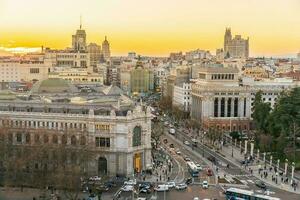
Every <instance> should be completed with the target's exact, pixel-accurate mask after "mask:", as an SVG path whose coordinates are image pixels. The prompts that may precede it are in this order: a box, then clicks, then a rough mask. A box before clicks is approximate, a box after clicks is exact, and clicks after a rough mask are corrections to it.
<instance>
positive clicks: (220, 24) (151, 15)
mask: <svg viewBox="0 0 300 200" xmlns="http://www.w3.org/2000/svg"><path fill="white" fill-rule="evenodd" d="M41 2H42V3H41ZM24 8H30V9H24ZM299 10H300V1H299V0H264V1H261V0H243V1H241V0H227V1H224V0H185V1H184V0H164V1H160V0H152V1H147V0H126V1H121V0H110V1H105V0H87V1H81V0H64V1H61V0H52V1H50V0H42V1H41V0H27V1H20V0H0V26H1V29H0V46H1V48H0V51H4V52H13V53H15V52H22V51H23V52H35V51H39V50H40V47H41V46H45V47H50V48H60V49H63V48H66V47H70V46H71V35H72V34H74V33H75V31H76V29H78V28H79V18H80V15H82V16H83V28H84V29H85V30H86V32H87V40H88V42H96V43H98V44H101V43H102V41H103V39H104V36H105V35H107V36H108V40H109V42H110V43H111V50H112V55H126V54H127V52H129V51H135V52H137V53H139V54H143V55H164V56H166V55H168V54H169V53H170V52H176V51H182V52H185V51H189V50H193V49H198V48H200V49H205V50H210V51H211V52H212V53H215V49H217V48H222V47H223V38H224V31H225V28H226V27H231V29H232V33H233V35H235V34H238V35H242V37H244V38H245V37H249V38H250V55H251V56H256V55H266V56H272V55H287V54H292V53H296V52H298V51H299V50H300V26H298V24H300V17H299ZM0 53H1V52H0Z"/></svg>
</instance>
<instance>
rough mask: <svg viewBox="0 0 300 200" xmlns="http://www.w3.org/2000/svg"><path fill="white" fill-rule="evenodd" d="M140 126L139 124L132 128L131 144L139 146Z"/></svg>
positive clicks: (140, 138)
mask: <svg viewBox="0 0 300 200" xmlns="http://www.w3.org/2000/svg"><path fill="white" fill-rule="evenodd" d="M141 140H142V128H141V127H140V126H136V127H135V128H134V129H133V135H132V146H133V147H136V146H140V145H141V143H142V141H141Z"/></svg>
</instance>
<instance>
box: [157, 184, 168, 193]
mask: <svg viewBox="0 0 300 200" xmlns="http://www.w3.org/2000/svg"><path fill="white" fill-rule="evenodd" d="M154 190H155V191H157V192H163V191H168V190H169V186H168V185H158V186H157V187H156V188H154Z"/></svg>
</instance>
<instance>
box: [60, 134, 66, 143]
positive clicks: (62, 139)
mask: <svg viewBox="0 0 300 200" xmlns="http://www.w3.org/2000/svg"><path fill="white" fill-rule="evenodd" d="M61 143H62V144H67V136H66V135H63V136H61Z"/></svg>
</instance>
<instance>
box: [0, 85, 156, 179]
mask: <svg viewBox="0 0 300 200" xmlns="http://www.w3.org/2000/svg"><path fill="white" fill-rule="evenodd" d="M48 84H49V87H48ZM53 85H54V86H55V87H54V86H53ZM107 90H110V91H107ZM101 91H102V90H100V91H99V90H98V91H97V92H90V93H88V94H83V93H82V92H80V91H78V90H77V89H76V87H75V86H74V85H71V84H70V83H66V82H64V81H63V80H60V81H57V80H56V79H53V80H51V79H48V80H46V81H45V82H42V83H37V84H36V86H34V87H33V89H32V91H30V92H29V93H26V94H22V95H17V94H10V95H9V96H5V94H3V95H1V94H0V136H1V137H0V139H3V140H4V141H5V142H7V143H9V144H11V145H12V146H20V145H24V146H32V147H33V146H39V145H44V146H47V147H48V146H49V149H50V148H51V149H55V148H58V147H60V146H64V147H65V148H66V149H70V150H72V149H76V151H78V152H80V151H83V150H84V151H87V152H88V154H89V155H90V156H91V160H89V162H88V163H82V162H81V161H80V160H77V161H76V163H77V164H79V165H83V166H82V167H83V168H84V170H85V172H87V173H88V174H89V175H90V176H94V175H102V174H107V175H108V176H115V175H117V174H120V175H126V176H131V175H133V173H135V172H141V171H142V170H145V169H146V168H147V167H149V166H151V163H152V162H151V112H150V109H149V108H148V107H146V106H143V105H136V104H135V102H133V101H132V100H131V99H130V98H129V97H127V96H125V95H123V94H122V93H121V92H120V91H121V90H120V89H118V88H115V87H108V88H103V91H104V92H101ZM3 130H5V132H4V131H3ZM49 151H50V150H49ZM66 159H67V160H68V159H70V160H72V159H73V160H74V159H75V160H76V159H78V158H76V156H73V157H72V155H70V156H69V157H68V158H66ZM36 166H38V165H36Z"/></svg>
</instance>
